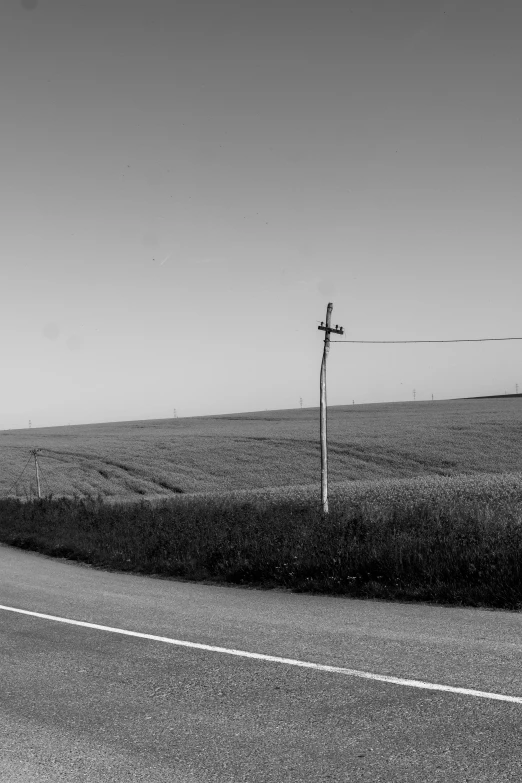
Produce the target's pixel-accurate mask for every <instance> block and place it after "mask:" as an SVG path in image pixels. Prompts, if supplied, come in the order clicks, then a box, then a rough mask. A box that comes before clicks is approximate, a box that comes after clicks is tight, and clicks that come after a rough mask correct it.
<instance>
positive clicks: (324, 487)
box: [317, 302, 344, 514]
mask: <svg viewBox="0 0 522 783" xmlns="http://www.w3.org/2000/svg"><path fill="white" fill-rule="evenodd" d="M332 310H333V304H332V302H328V307H327V309H326V326H325V325H324V321H321V326H318V327H317V328H318V329H321V330H322V331H323V332H325V335H324V349H323V361H322V362H321V383H320V393H321V396H320V435H321V508H322V511H323V514H328V459H327V452H326V358H327V356H328V351H329V350H330V333H331V332H333V333H334V334H344V329H343V328H342V326H341V328H339V327H338V326H337V324H336V326H335V329H333V328H332V327H330V318H331V316H332Z"/></svg>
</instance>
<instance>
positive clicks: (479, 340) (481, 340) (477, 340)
mask: <svg viewBox="0 0 522 783" xmlns="http://www.w3.org/2000/svg"><path fill="white" fill-rule="evenodd" d="M493 340H522V337H479V338H471V339H465V340H330V342H331V343H380V344H381V345H382V344H385V343H388V344H390V343H486V342H491V341H493Z"/></svg>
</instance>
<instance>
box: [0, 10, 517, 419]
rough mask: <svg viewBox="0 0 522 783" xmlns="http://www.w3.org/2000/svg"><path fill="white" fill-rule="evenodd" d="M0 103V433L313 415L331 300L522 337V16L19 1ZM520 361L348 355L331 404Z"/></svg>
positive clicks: (467, 391)
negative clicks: (307, 410)
mask: <svg viewBox="0 0 522 783" xmlns="http://www.w3.org/2000/svg"><path fill="white" fill-rule="evenodd" d="M0 105H1V114H0V139H1V145H0V172H1V188H0V200H1V211H0V225H1V233H0V247H1V273H0V274H1V279H0V282H1V286H0V290H1V295H2V301H1V308H0V328H1V334H2V384H1V387H0V428H1V429H7V428H12V427H26V426H28V421H29V420H31V421H32V426H33V427H38V426H50V425H59V424H68V423H71V424H74V423H87V422H97V421H99V422H102V421H117V420H132V419H148V418H167V417H170V416H172V415H173V411H174V408H175V409H176V410H177V413H178V415H179V416H194V415H204V414H218V413H226V412H236V411H237V412H239V411H252V410H262V409H263V410H264V409H275V408H297V407H299V404H300V402H299V401H300V398H302V399H303V405H304V406H305V407H309V406H316V405H318V404H319V371H320V363H321V353H322V339H323V336H324V334H323V333H322V332H320V331H318V329H317V326H318V323H319V322H320V321H321V320H324V319H325V314H326V306H327V304H328V302H329V301H331V302H333V305H334V307H333V324H334V325H335V324H336V323H337V324H340V325H342V326H343V327H344V329H345V337H346V339H351V340H394V339H396V340H409V339H411V340H415V339H418V340H423V339H424V340H430V339H434V340H436V339H440V340H442V339H457V338H460V339H462V338H483V337H511V336H516V337H518V336H522V318H521V299H520V297H521V283H522V264H521V263H520V258H521V249H522V233H521V226H522V219H521V217H522V216H521V206H522V152H521V139H522V136H521V133H522V131H521V129H522V3H521V2H520V0H495V1H494V2H493V0H448V1H447V2H445V1H444V0H313V1H312V0H206V1H204V0H39V1H38V2H37V0H2V2H1V4H0ZM338 339H341V338H338ZM521 352H522V341H520V342H518V341H512V342H489V343H457V344H446V345H445V344H442V345H383V346H381V345H351V344H346V345H341V344H339V343H332V345H331V350H330V355H329V360H328V403H329V404H330V405H334V404H346V403H350V404H351V402H352V400H355V402H356V403H363V402H365V403H367V402H379V401H392V400H409V399H412V398H413V389H415V390H416V397H417V399H431V395H432V394H433V395H434V397H435V399H442V398H448V397H457V396H472V395H479V394H494V393H503V392H504V391H508V392H510V393H513V392H515V384H516V383H519V384H520V390H521V391H522V369H521V366H522V365H521Z"/></svg>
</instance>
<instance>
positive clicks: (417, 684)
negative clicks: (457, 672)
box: [0, 604, 522, 704]
mask: <svg viewBox="0 0 522 783" xmlns="http://www.w3.org/2000/svg"><path fill="white" fill-rule="evenodd" d="M0 609H3V610H4V611H6V612H17V613H18V614H27V615H29V616H30V617H40V618H42V620H54V621H55V622H58V623H67V624H68V625H79V626H81V627H82V628H94V629H95V630H97V631H110V632H111V633H119V634H122V635H123V636H135V637H137V638H138V639H150V640H151V641H153V642H164V643H165V644H175V645H178V646H179V647H192V648H194V649H196V650H207V651H208V652H218V653H226V654H227V655H238V656H240V657H242V658H255V659H257V660H259V661H271V662H273V663H286V664H288V665H290V666H301V667H303V668H305V669H317V670H318V671H321V672H335V673H336V674H345V675H348V676H350V677H362V678H363V679H365V680H377V681H378V682H389V683H392V684H393V685H405V686H407V687H409V688H424V689H426V690H430V691H443V692H445V693H460V694H462V695H463V696H478V697H480V698H482V699H496V700H498V701H509V702H512V703H514V704H522V696H507V695H506V694H503V693H490V692H489V691H475V690H472V689H471V688H454V687H453V686H452V685H440V684H438V683H433V682H423V681H422V680H405V679H403V678H402V677H389V676H388V675H384V674H372V673H371V672H363V671H358V670H357V669H345V668H344V667H343V666H328V665H326V664H322V663H310V662H308V661H297V660H294V659H293V658H279V657H278V656H277V655H264V654H263V653H252V652H246V651H245V650H231V649H229V648H228V647H214V646H212V645H210V644H199V643H198V642H186V641H181V640H179V639H170V638H169V637H168V636H154V635H153V634H150V633H139V632H138V631H126V630H124V629H122V628H112V627H111V626H110V625H97V624H96V623H86V622H84V621H83V620H69V619H68V618H66V617H55V616H54V615H52V614H42V613H41V612H29V611H28V610H27V609H15V608H14V607H13V606H2V604H0Z"/></svg>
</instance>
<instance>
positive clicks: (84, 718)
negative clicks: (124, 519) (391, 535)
mask: <svg viewBox="0 0 522 783" xmlns="http://www.w3.org/2000/svg"><path fill="white" fill-rule="evenodd" d="M0 604H1V605H2V608H1V609H0V781H1V783H22V781H23V783H27V782H28V781H31V783H44V782H45V783H47V782H48V781H49V782H52V783H55V781H68V783H76V781H78V782H79V781H81V782H82V783H101V782H102V781H104V782H105V781H110V783H120V781H121V782H122V783H123V781H125V783H127V782H128V783H131V782H132V781H144V782H145V781H146V782H147V783H167V781H168V783H209V782H210V781H216V782H217V781H219V783H243V781H244V782H245V783H246V782H247V781H248V783H265V782H266V783H286V781H292V782H294V781H296V782H297V781H299V782H301V781H306V783H321V782H322V781H335V782H336V783H339V782H341V783H348V781H349V782H350V783H358V782H359V781H372V783H379V781H382V783H384V782H386V783H394V782H395V781H397V782H399V781H400V782H401V783H407V782H409V781H411V783H413V782H415V783H418V782H419V781H423V782H424V781H425V782H426V783H432V782H435V781H440V782H441V783H442V782H444V783H447V781H451V782H452V783H459V782H460V781H463V782H464V781H470V782H471V781H473V783H480V782H481V781H484V783H502V782H503V781H510V782H513V783H515V781H517V783H518V781H520V780H522V673H521V672H522V667H521V664H522V614H520V613H517V612H505V611H489V610H478V609H464V608H454V607H440V606H432V605H425V604H400V603H389V602H385V601H364V600H354V599H350V598H344V597H341V598H337V597H325V596H310V595H297V594H294V593H290V592H287V591H283V590H270V591H264V590H252V589H246V588H240V587H226V586H218V585H214V584H194V583H189V582H180V581H173V580H167V579H154V578H150V577H143V576H136V575H130V574H117V573H112V572H107V571H102V570H97V569H93V568H89V567H86V566H82V565H78V564H75V563H68V562H67V561H64V560H55V559H52V558H49V557H46V556H43V555H38V554H35V553H29V552H23V551H19V550H17V549H14V548H12V547H7V546H2V545H0ZM14 610H23V612H27V613H22V612H20V611H14ZM39 615H46V617H42V616H39ZM65 620H72V621H75V623H76V624H73V623H67V622H64V621H65ZM93 626H100V627H93ZM132 634H136V635H132ZM281 659H284V660H281ZM378 677H381V679H378Z"/></svg>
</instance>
